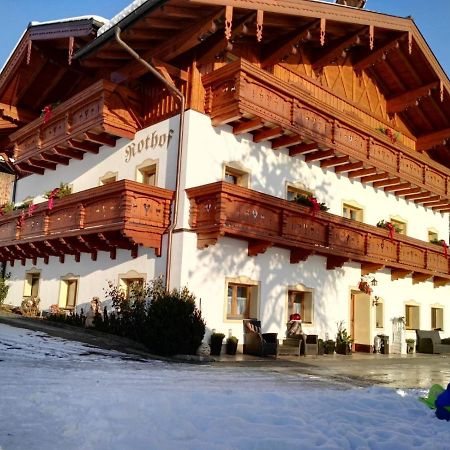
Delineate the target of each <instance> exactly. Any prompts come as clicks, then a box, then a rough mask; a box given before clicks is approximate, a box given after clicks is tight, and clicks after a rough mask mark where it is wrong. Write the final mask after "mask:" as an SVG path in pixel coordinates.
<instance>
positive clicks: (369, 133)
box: [202, 59, 450, 212]
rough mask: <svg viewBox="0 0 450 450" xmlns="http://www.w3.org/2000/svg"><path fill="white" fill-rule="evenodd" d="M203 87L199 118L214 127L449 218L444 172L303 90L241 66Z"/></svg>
mask: <svg viewBox="0 0 450 450" xmlns="http://www.w3.org/2000/svg"><path fill="white" fill-rule="evenodd" d="M202 81H203V84H204V86H205V89H206V99H205V111H206V113H207V114H209V115H210V116H211V118H212V122H213V124H215V125H218V124H224V123H227V124H229V125H232V126H233V132H234V133H235V134H240V133H245V132H252V133H253V139H254V140H255V142H261V141H264V140H271V141H272V148H273V149H279V148H289V154H290V155H291V156H295V155H299V154H303V155H305V160H306V161H307V162H313V161H316V162H320V164H321V166H322V167H323V168H335V171H336V173H341V174H346V175H347V176H348V177H349V178H354V179H359V180H360V181H361V182H362V183H373V186H374V187H375V188H378V189H384V190H385V191H386V192H391V193H393V194H395V195H397V196H399V197H404V198H405V199H406V200H411V201H414V202H417V203H421V204H422V205H423V206H425V207H430V208H433V210H436V211H440V212H449V211H450V182H449V179H450V178H449V177H450V171H449V170H448V169H446V168H445V167H444V166H442V165H440V164H438V163H435V162H433V161H431V160H430V159H427V158H425V157H424V156H422V155H421V154H420V153H418V152H415V151H413V150H411V149H409V148H407V147H406V146H405V145H403V144H402V143H400V142H392V141H391V139H389V138H388V137H387V136H385V135H384V134H382V133H381V132H380V131H377V130H376V129H374V128H372V127H371V126H369V125H367V124H365V123H364V122H362V121H360V120H358V118H357V117H355V118H354V117H352V116H351V115H349V114H346V113H345V112H343V111H339V110H338V109H337V108H333V107H332V106H330V104H329V103H330V102H324V101H321V100H319V99H317V98H315V97H314V96H313V95H311V94H310V93H309V92H308V91H306V90H305V89H303V88H302V87H301V86H298V85H293V84H291V83H287V82H285V81H283V80H281V79H279V78H277V77H275V76H273V75H271V74H270V73H268V72H266V71H264V70H262V69H259V68H258V67H255V66H254V65H252V64H250V63H249V62H247V61H245V60H242V59H241V60H238V61H235V62H233V63H231V64H228V65H226V66H224V67H222V68H220V69H218V70H215V71H214V72H211V73H209V74H207V75H204V76H203V78H202ZM329 95H330V96H331V95H332V94H329ZM382 125H383V124H381V123H380V126H382Z"/></svg>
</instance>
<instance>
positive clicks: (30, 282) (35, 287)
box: [23, 271, 41, 297]
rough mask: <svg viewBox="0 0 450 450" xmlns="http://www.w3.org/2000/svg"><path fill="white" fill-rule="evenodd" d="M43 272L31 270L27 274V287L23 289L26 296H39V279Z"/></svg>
mask: <svg viewBox="0 0 450 450" xmlns="http://www.w3.org/2000/svg"><path fill="white" fill-rule="evenodd" d="M40 278H41V274H40V272H39V271H29V272H27V273H26V274H25V287H24V290H23V296H24V297H38V296H39V284H40V283H39V281H40Z"/></svg>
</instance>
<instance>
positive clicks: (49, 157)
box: [41, 153, 70, 166]
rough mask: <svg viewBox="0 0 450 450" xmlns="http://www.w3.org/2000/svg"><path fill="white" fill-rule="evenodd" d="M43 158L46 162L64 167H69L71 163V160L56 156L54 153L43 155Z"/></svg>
mask: <svg viewBox="0 0 450 450" xmlns="http://www.w3.org/2000/svg"><path fill="white" fill-rule="evenodd" d="M41 158H42V159H44V160H45V161H50V162H54V163H56V164H63V165H64V166H68V165H69V161H70V158H66V157H64V156H60V155H56V154H54V153H41Z"/></svg>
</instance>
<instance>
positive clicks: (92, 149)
mask: <svg viewBox="0 0 450 450" xmlns="http://www.w3.org/2000/svg"><path fill="white" fill-rule="evenodd" d="M67 143H68V144H69V145H70V147H72V148H74V149H76V150H82V151H83V152H88V153H94V154H98V152H99V149H100V146H99V145H98V144H92V143H90V142H81V141H76V140H75V139H69V140H68V141H67Z"/></svg>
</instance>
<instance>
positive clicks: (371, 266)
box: [361, 263, 385, 276]
mask: <svg viewBox="0 0 450 450" xmlns="http://www.w3.org/2000/svg"><path fill="white" fill-rule="evenodd" d="M384 267H385V266H384V264H375V263H362V264H361V275H362V276H364V275H369V273H375V272H378V271H379V270H382V269H384Z"/></svg>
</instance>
